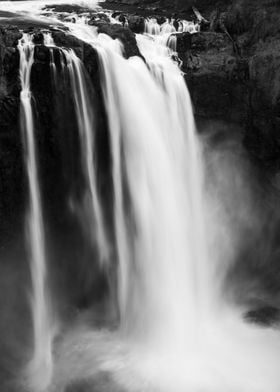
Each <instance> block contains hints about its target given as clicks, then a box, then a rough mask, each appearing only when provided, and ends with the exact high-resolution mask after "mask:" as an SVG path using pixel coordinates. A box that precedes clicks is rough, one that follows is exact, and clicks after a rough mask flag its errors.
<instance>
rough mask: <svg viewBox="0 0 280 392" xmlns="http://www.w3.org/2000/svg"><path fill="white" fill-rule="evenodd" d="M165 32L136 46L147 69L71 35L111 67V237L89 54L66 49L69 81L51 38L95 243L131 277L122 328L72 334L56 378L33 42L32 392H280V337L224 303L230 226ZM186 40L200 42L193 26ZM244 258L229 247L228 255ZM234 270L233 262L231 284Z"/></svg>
mask: <svg viewBox="0 0 280 392" xmlns="http://www.w3.org/2000/svg"><path fill="white" fill-rule="evenodd" d="M151 23H152V26H150V27H146V28H147V29H148V28H149V29H150V28H151V30H150V31H149V34H146V35H145V36H141V35H138V36H136V39H137V45H138V47H139V49H140V52H141V54H142V55H143V57H144V58H145V62H144V61H143V59H142V58H141V57H137V56H136V57H132V58H129V59H125V58H124V57H123V45H122V44H121V42H120V41H118V40H117V39H116V40H113V39H111V38H110V37H109V36H107V35H105V34H98V33H97V28H93V27H91V26H89V25H83V24H82V23H78V24H77V23H76V24H74V23H73V24H71V23H68V24H67V27H68V29H69V31H70V33H71V34H73V35H74V36H76V37H77V38H79V39H80V40H82V41H84V42H86V43H88V44H90V45H91V46H92V48H93V49H94V50H95V51H96V52H97V54H98V57H99V66H100V77H101V80H100V82H101V86H102V94H103V98H104V102H105V109H106V114H107V120H108V128H109V143H110V152H111V161H110V163H112V172H111V173H110V175H111V177H112V184H113V195H112V196H113V219H114V222H113V226H114V227H113V228H112V232H113V235H112V236H111V237H109V236H108V235H107V230H106V229H107V227H106V222H105V221H104V216H105V211H104V209H105V208H106V206H105V205H104V204H105V203H104V202H103V201H102V200H100V196H99V192H98V186H97V180H96V165H95V161H96V158H95V151H96V148H97V147H96V145H95V126H96V123H95V116H96V114H97V113H96V112H95V108H94V105H93V104H92V97H91V89H90V87H89V85H88V79H87V76H88V75H87V74H86V70H85V67H84V65H83V63H82V61H81V60H80V59H79V58H78V57H77V55H76V53H75V52H74V51H73V50H71V49H65V48H56V49H55V50H59V51H60V61H61V62H62V64H61V65H62V66H61V70H62V71H59V72H57V70H56V66H55V60H56V61H57V58H54V57H56V56H53V53H54V48H53V45H54V42H53V41H52V39H51V37H47V38H46V40H45V42H46V43H47V45H48V46H49V47H50V52H51V53H52V55H51V56H50V67H51V69H52V72H53V73H55V74H56V77H60V76H59V73H60V72H62V74H63V78H64V77H65V73H67V76H68V77H69V80H70V85H71V90H72V93H73V96H72V99H73V101H74V108H75V113H76V118H77V132H78V133H79V138H80V144H81V150H82V151H81V152H82V154H81V156H82V166H83V176H84V177H85V180H86V181H85V182H86V196H85V199H86V203H85V209H86V212H87V213H88V218H89V220H90V222H91V230H90V234H92V237H93V238H94V239H96V245H97V248H98V250H99V256H100V262H101V266H104V264H105V265H107V264H108V263H109V262H112V263H113V262H114V263H115V264H116V265H117V284H118V293H117V303H118V305H117V306H118V308H119V309H118V310H119V316H120V318H119V324H118V325H113V326H111V325H110V327H109V328H105V327H104V328H94V327H93V326H92V325H90V326H89V325H87V323H86V322H83V321H82V322H81V324H82V326H81V325H80V324H78V325H75V326H74V327H73V328H72V329H71V328H69V331H68V332H67V333H66V334H65V336H61V341H59V342H58V353H59V354H58V355H57V357H56V358H55V360H54V363H55V366H54V371H53V373H52V366H53V359H52V339H53V325H52V322H51V317H50V308H49V298H48V290H47V268H46V254H45V244H44V226H43V218H42V207H41V203H40V192H39V185H38V168H37V165H36V148H35V141H34V124H33V119H32V105H31V91H30V74H31V67H32V63H33V53H34V46H33V44H32V42H31V38H30V37H29V36H27V35H24V37H23V39H22V40H21V41H20V42H19V46H18V48H19V51H20V59H21V62H20V76H21V82H22V93H21V106H22V126H23V131H24V136H25V137H24V139H25V145H26V152H27V153H26V166H27V174H28V181H29V189H30V206H29V215H28V218H29V219H28V235H29V238H30V253H31V263H30V267H31V276H32V289H33V303H32V315H33V324H34V354H33V360H32V364H33V366H32V370H33V377H32V376H31V386H32V388H33V390H34V391H40V390H47V388H48V387H50V390H53V391H64V390H67V389H68V386H69V385H70V389H71V388H72V386H73V385H74V388H75V382H76V381H77V380H78V381H86V385H88V382H90V383H91V382H92V383H93V384H92V389H94V388H95V386H96V385H97V388H98V385H101V384H102V381H103V379H102V377H103V376H104V375H105V379H107V378H108V379H109V380H110V381H109V382H110V383H113V384H114V385H113V386H112V388H111V385H110V387H109V388H108V389H109V390H114V387H116V390H119V389H120V390H125V391H129V392H139V391H147V392H150V391H157V392H170V391H174V392H185V391H190V392H194V391H201V392H206V391H207V392H224V391H226V392H229V391H231V392H248V391H249V392H266V391H269V392H279V388H280V382H279V371H278V370H279V369H278V366H279V365H278V364H279V353H280V343H279V338H278V335H277V333H276V332H274V331H269V332H267V331H265V330H262V329H259V328H257V327H255V326H253V327H252V326H250V325H247V324H245V323H244V322H243V320H242V319H241V318H240V310H239V309H236V308H234V307H233V306H231V305H229V304H228V303H226V299H225V298H223V291H222V284H223V281H222V280H223V277H222V278H221V277H220V276H217V274H216V272H217V269H218V268H219V267H220V266H221V265H220V262H221V260H219V256H217V254H218V253H219V250H217V249H213V248H212V247H211V246H210V239H211V238H210V239H209V237H211V236H212V235H215V234H216V233H214V234H213V233H212V232H211V231H212V230H215V225H216V226H218V225H219V224H220V220H219V211H218V212H216V211H212V209H213V204H211V203H212V200H208V198H209V199H211V198H210V196H209V195H208V194H207V192H206V189H205V181H206V179H205V167H204V162H203V146H202V144H201V142H200V139H199V137H198V135H197V132H196V127H195V121H194V115H193V110H192V103H191V99H190V95H189V91H188V88H187V86H186V84H185V81H184V77H183V74H182V72H181V71H180V69H179V67H178V66H177V64H176V62H175V61H173V59H172V58H173V57H174V53H173V51H172V50H170V48H168V47H167V46H164V45H163V41H162V40H158V39H157V38H155V37H152V38H151V36H150V35H160V33H161V27H160V26H159V24H158V23H157V21H156V20H152V22H151ZM172 26H173V21H166V23H165V25H164V26H163V27H162V32H163V35H164V34H167V35H166V36H167V37H168V34H174V33H175V32H174V29H173V27H174V26H173V27H172ZM179 29H181V30H184V29H190V32H192V33H194V32H196V27H195V26H191V25H189V24H188V23H187V22H186V24H184V22H182V24H181V25H180V27H179ZM146 33H147V31H146ZM58 69H60V68H58ZM64 80H65V79H64ZM110 179H111V178H110ZM110 207H111V206H110ZM212 219H213V220H215V222H214V224H213V222H212V221H211V220H212ZM226 228H227V227H226ZM206 230H207V233H206ZM219 230H220V231H221V229H220V228H219ZM219 230H217V233H219V232H220V231H219ZM111 242H112V244H111ZM234 245H235V243H234V241H232V243H231V241H229V246H228V248H229V249H227V248H226V251H230V250H231V247H232V246H234ZM221 246H222V245H221ZM226 246H227V244H226ZM226 246H225V247H226ZM111 248H112V249H114V250H116V251H115V253H114V254H113V253H112V254H111ZM223 251H224V249H223ZM222 253H223V254H226V252H222ZM113 256H115V259H114V260H113V258H114V257H113ZM229 262H230V260H229V259H228V258H227V257H225V260H223V263H224V264H225V265H224V266H223V271H224V270H227V268H228V265H229ZM111 292H113V290H111ZM112 301H115V298H112ZM79 321H80V320H79ZM85 324H86V325H85ZM71 327H72V326H71ZM34 374H35V376H34ZM100 378H101V383H100V384H99V382H100ZM94 382H97V384H96V385H95V384H94ZM89 387H90V388H91V384H89ZM77 388H78V387H77ZM102 388H103V385H102ZM103 389H104V388H103ZM104 390H105V389H104Z"/></svg>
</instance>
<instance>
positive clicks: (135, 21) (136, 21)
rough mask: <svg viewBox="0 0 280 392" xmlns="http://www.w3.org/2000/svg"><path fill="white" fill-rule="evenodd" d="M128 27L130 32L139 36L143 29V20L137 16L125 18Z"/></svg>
mask: <svg viewBox="0 0 280 392" xmlns="http://www.w3.org/2000/svg"><path fill="white" fill-rule="evenodd" d="M127 21H128V25H129V28H130V30H131V31H133V32H134V33H136V34H141V33H143V32H144V29H145V19H144V17H143V16H139V15H129V16H128V17H127Z"/></svg>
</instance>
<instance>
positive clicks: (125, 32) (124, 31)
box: [95, 23, 141, 58]
mask: <svg viewBox="0 0 280 392" xmlns="http://www.w3.org/2000/svg"><path fill="white" fill-rule="evenodd" d="M95 25H96V26H97V27H98V32H99V33H104V34H107V35H109V36H110V37H111V38H113V39H119V40H120V41H121V42H122V44H123V46H124V56H125V57H126V58H129V57H131V56H141V55H140V52H139V49H138V46H137V42H136V38H135V34H134V33H133V32H132V31H131V30H130V29H129V28H126V27H122V26H121V25H118V24H107V23H96V24H95Z"/></svg>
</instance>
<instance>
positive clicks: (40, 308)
mask: <svg viewBox="0 0 280 392" xmlns="http://www.w3.org/2000/svg"><path fill="white" fill-rule="evenodd" d="M18 49H19V53H20V80H21V87H22V90H21V93H20V102H21V128H22V135H23V141H24V147H25V165H26V172H27V177H28V186H29V207H28V215H27V222H26V231H27V237H28V241H29V252H30V271H31V282H32V299H31V310H32V322H33V353H32V359H31V362H30V364H29V369H28V371H29V375H28V383H29V384H30V387H31V389H32V390H34V391H36V392H37V391H38V392H39V391H41V390H45V389H46V387H47V386H48V385H49V383H50V381H51V378H52V370H53V369H52V367H53V360H52V340H53V337H54V325H53V320H52V315H51V306H50V297H49V291H48V283H47V260H46V246H45V234H44V224H43V217H42V206H41V197H40V189H39V181H38V167H37V158H36V144H35V143H36V142H35V134H34V133H35V129H34V121H33V113H32V94H31V89H30V77H31V69H32V65H33V61H34V45H33V43H32V36H30V35H28V34H24V35H23V38H22V39H21V40H20V41H19V44H18Z"/></svg>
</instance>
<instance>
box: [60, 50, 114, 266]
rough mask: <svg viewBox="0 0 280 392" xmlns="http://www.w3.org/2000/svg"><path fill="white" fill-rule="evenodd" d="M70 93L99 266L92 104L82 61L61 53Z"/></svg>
mask: <svg viewBox="0 0 280 392" xmlns="http://www.w3.org/2000/svg"><path fill="white" fill-rule="evenodd" d="M63 53H64V55H65V57H66V63H67V69H68V71H69V75H70V81H71V86H72V90H73V95H74V100H75V109H76V114H77V119H78V126H79V133H80V139H81V144H82V151H83V154H82V156H83V167H84V173H85V177H86V180H87V187H88V192H89V203H87V210H88V213H90V212H91V219H90V221H91V223H92V226H93V227H94V228H95V237H96V242H97V245H98V249H99V256H100V260H101V263H102V264H104V263H108V260H109V257H110V249H109V244H108V240H107V235H106V229H105V225H104V221H103V215H102V208H101V205H100V201H99V197H98V192H97V186H96V176H95V166H94V118H93V111H92V110H91V101H90V98H89V92H88V89H87V87H86V81H85V70H84V66H83V64H82V62H81V60H80V59H79V58H78V57H77V56H76V54H75V53H74V51H73V50H69V51H67V50H64V51H63Z"/></svg>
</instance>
